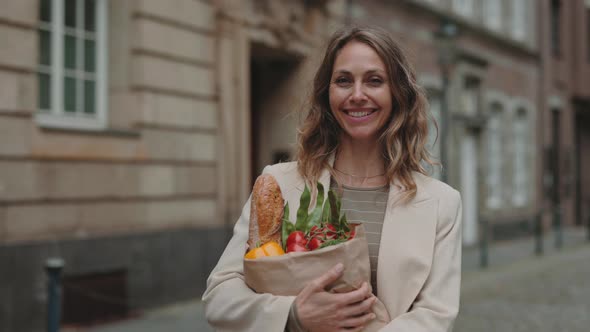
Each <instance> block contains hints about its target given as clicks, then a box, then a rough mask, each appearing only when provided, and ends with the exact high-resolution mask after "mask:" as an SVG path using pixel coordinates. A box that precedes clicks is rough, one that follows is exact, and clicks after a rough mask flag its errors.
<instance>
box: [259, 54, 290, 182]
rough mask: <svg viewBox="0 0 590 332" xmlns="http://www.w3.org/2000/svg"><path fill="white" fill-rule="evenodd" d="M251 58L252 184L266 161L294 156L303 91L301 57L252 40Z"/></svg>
mask: <svg viewBox="0 0 590 332" xmlns="http://www.w3.org/2000/svg"><path fill="white" fill-rule="evenodd" d="M251 51H252V53H251V58H250V110H251V112H250V117H251V118H250V124H251V137H250V139H251V141H250V146H251V167H250V169H251V171H252V172H251V175H250V176H251V181H252V184H253V183H254V181H255V180H256V178H257V177H258V175H260V173H261V172H262V170H263V169H264V167H265V166H266V165H272V164H275V163H278V162H285V161H290V160H292V158H293V157H294V155H293V154H294V147H295V140H296V128H297V117H296V116H294V111H296V110H297V107H298V105H300V98H298V97H299V96H300V95H301V91H298V90H299V89H298V88H297V76H298V70H299V67H300V66H299V65H300V61H299V58H298V57H296V56H294V55H292V54H289V53H288V52H285V51H281V50H278V49H273V48H269V47H267V46H265V45H262V44H257V43H253V44H252V48H251Z"/></svg>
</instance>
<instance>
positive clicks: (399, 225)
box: [377, 177, 438, 317]
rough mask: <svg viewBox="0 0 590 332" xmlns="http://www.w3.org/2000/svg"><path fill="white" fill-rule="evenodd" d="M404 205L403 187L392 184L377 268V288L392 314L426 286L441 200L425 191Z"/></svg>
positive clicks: (407, 305)
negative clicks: (400, 201) (401, 200)
mask: <svg viewBox="0 0 590 332" xmlns="http://www.w3.org/2000/svg"><path fill="white" fill-rule="evenodd" d="M414 180H415V181H416V184H417V185H418V192H417V194H416V196H415V197H414V199H412V200H411V201H410V202H408V203H405V204H401V203H397V204H396V201H397V200H399V198H400V195H402V194H403V190H402V189H400V187H399V186H396V185H395V184H393V185H391V186H390V190H389V198H388V203H387V210H386V213H385V220H384V222H383V228H382V233H381V244H380V247H379V257H378V264H379V265H378V269H377V291H378V296H379V298H380V299H381V300H382V301H383V302H384V304H385V306H386V307H387V309H388V311H389V315H390V316H391V317H397V316H399V315H401V314H403V313H405V312H407V311H408V310H409V309H410V308H411V305H412V303H413V302H414V299H415V298H416V296H417V295H418V293H419V291H420V289H421V288H422V286H423V284H424V282H425V281H426V278H427V277H428V274H429V272H430V266H431V263H432V256H433V251H434V240H435V235H436V220H437V208H438V200H436V199H433V198H431V197H430V196H429V195H427V194H426V193H425V192H423V191H421V190H420V189H421V188H420V187H421V186H420V185H419V184H418V181H419V179H418V178H417V177H414Z"/></svg>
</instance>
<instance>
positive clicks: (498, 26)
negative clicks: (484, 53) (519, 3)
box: [483, 0, 504, 31]
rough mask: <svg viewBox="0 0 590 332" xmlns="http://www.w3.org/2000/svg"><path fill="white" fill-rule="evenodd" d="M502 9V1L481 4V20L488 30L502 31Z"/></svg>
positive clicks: (493, 0)
mask: <svg viewBox="0 0 590 332" xmlns="http://www.w3.org/2000/svg"><path fill="white" fill-rule="evenodd" d="M503 7H504V6H503V1H502V0H488V1H486V2H484V3H483V19H484V24H485V26H486V27H487V28H488V29H491V30H493V31H500V30H502V17H503V15H502V12H503V9H504V8H503Z"/></svg>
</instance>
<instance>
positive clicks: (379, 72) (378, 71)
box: [334, 68, 385, 75]
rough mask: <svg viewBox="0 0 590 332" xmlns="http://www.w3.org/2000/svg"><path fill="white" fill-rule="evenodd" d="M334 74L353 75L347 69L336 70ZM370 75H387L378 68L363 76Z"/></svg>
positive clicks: (368, 71)
mask: <svg viewBox="0 0 590 332" xmlns="http://www.w3.org/2000/svg"><path fill="white" fill-rule="evenodd" d="M334 74H345V75H351V74H352V73H351V72H350V71H348V70H346V69H338V70H334ZM370 74H385V70H383V69H378V68H376V69H369V70H367V71H366V72H364V73H363V75H370Z"/></svg>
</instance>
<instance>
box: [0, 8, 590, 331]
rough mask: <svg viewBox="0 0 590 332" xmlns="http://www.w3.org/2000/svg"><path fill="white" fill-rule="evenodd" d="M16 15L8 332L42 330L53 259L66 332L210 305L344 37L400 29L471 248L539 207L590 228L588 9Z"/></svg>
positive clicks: (8, 155)
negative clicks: (226, 258)
mask: <svg viewBox="0 0 590 332" xmlns="http://www.w3.org/2000/svg"><path fill="white" fill-rule="evenodd" d="M556 3H558V4H559V6H557V5H556ZM0 9H1V10H0V40H1V41H2V44H3V47H2V50H1V51H0V86H1V87H2V89H0V269H1V271H2V273H0V297H1V298H2V299H3V300H2V302H1V303H0V330H2V331H4V330H6V331H40V330H42V329H43V327H44V324H45V322H44V319H45V318H44V317H45V306H46V302H47V298H46V290H45V287H46V286H45V283H46V275H45V272H44V264H45V261H46V259H48V258H50V257H62V258H63V259H64V260H65V267H64V270H63V276H64V284H63V296H64V303H63V307H62V309H63V317H62V322H63V323H64V324H68V323H72V324H74V323H87V322H91V321H93V320H96V319H108V318H109V317H111V318H112V317H114V316H117V315H124V314H126V313H129V312H131V311H133V310H141V309H144V308H148V307H152V306H157V305H161V304H164V303H169V302H172V301H178V300H183V299H188V298H194V297H198V296H200V294H201V293H202V291H203V290H204V287H205V281H206V277H207V275H208V273H209V272H210V270H211V269H212V268H213V266H214V265H215V263H216V261H217V259H218V257H219V256H220V254H221V252H222V250H223V248H224V247H225V244H226V242H227V240H228V238H229V237H230V236H231V230H232V227H233V224H234V223H235V222H236V220H237V218H238V217H239V215H240V213H241V210H242V207H243V204H244V203H245V202H246V200H247V199H248V196H249V193H250V190H251V186H252V183H253V180H254V179H255V178H256V176H257V175H258V174H259V173H260V172H261V171H262V168H263V167H264V166H265V165H267V164H271V163H275V162H279V161H284V160H288V159H291V158H293V156H294V152H295V137H296V127H297V123H298V121H299V117H300V116H299V115H298V114H299V113H298V111H301V110H305V107H306V98H307V97H308V96H309V94H310V90H311V89H310V87H311V84H312V79H313V77H312V76H313V73H314V70H315V68H317V66H318V65H319V61H320V60H321V56H322V52H323V47H324V42H325V41H326V40H327V38H328V37H329V36H330V34H331V33H332V32H333V31H335V30H336V29H338V28H339V27H341V26H342V25H343V24H346V23H358V24H375V25H379V26H382V27H384V28H385V29H387V30H389V31H390V32H391V33H392V35H393V36H394V37H395V38H396V39H397V40H398V41H400V43H401V44H402V45H403V47H404V48H405V49H406V50H407V52H408V54H409V56H410V60H411V62H412V63H413V64H414V65H415V68H416V71H417V74H418V79H419V82H420V84H421V85H422V86H423V87H424V88H425V89H426V90H427V92H428V96H429V100H430V107H431V112H432V114H433V117H434V118H435V119H437V120H438V121H444V122H446V124H447V125H446V126H445V127H444V128H447V132H446V133H443V132H439V140H436V141H435V136H434V135H433V136H432V137H431V142H430V144H431V148H432V152H433V155H435V156H436V157H441V156H442V155H444V156H445V160H446V163H445V167H444V169H442V170H441V169H437V168H434V169H433V170H432V175H433V176H435V177H439V178H444V179H446V181H447V182H448V183H449V184H450V185H452V186H453V187H455V188H457V189H458V190H460V191H461V192H462V196H463V205H464V214H463V215H464V244H465V245H466V246H471V245H474V244H476V243H477V242H478V240H479V239H480V238H481V236H482V235H481V234H483V230H482V226H481V225H485V223H484V222H483V221H485V222H487V224H488V225H489V226H488V227H489V230H490V234H489V236H491V237H492V238H500V237H506V236H514V235H515V234H520V233H526V232H528V231H530V229H529V228H530V221H531V220H532V219H533V218H534V217H535V216H536V215H537V213H539V211H542V210H541V209H545V210H543V211H544V216H545V223H546V226H547V227H549V225H550V223H551V222H552V220H553V219H552V214H551V211H552V208H553V207H554V206H557V205H559V206H560V207H562V208H563V209H562V211H563V213H562V221H563V223H565V224H575V223H576V222H577V220H581V218H583V217H584V216H585V217H588V216H589V215H590V210H589V209H590V207H589V205H588V204H589V203H587V202H589V201H590V191H589V190H590V177H589V176H588V175H587V174H586V173H585V172H584V170H585V169H590V168H589V167H590V159H588V158H589V157H588V156H590V153H589V152H590V151H588V149H589V148H590V134H589V133H590V115H589V114H588V113H589V112H588V111H589V105H590V93H589V91H588V89H589V88H588V87H589V86H590V85H588V83H590V82H587V80H588V77H590V75H588V74H590V60H589V59H590V56H589V55H588V54H590V51H589V49H590V39H589V37H588V36H589V34H588V28H587V27H588V26H589V24H588V22H589V16H590V14H588V12H589V10H588V1H583V0H575V1H571V2H570V1H561V2H559V1H557V2H556V1H553V0H543V1H533V0H522V1H507V0H486V1H483V0H403V1H380V0H369V1H356V0H355V1H348V0H318V1H304V0H293V1H273V0H265V1H263V0H245V1H238V0H217V1H211V0H174V1H160V0H134V1H107V0H92V1H91V0H19V1H16V0H13V1H4V2H2V3H1V4H0ZM556 11H558V12H559V15H555V12H556ZM570 17H574V19H568V18H570ZM552 20H553V21H552ZM550 22H552V23H550ZM449 24H451V26H452V27H453V28H454V29H456V34H453V35H452V36H446V37H444V30H443V27H445V26H446V27H448V26H449ZM555 27H559V29H557V28H555ZM552 29H553V30H552ZM554 30H555V31H554ZM550 36H551V37H550ZM443 37H444V38H443ZM552 38H553V39H552ZM554 40H558V41H559V47H558V48H559V52H558V53H556V54H559V56H555V55H553V54H552V53H551V52H553V51H552V50H553V49H552V47H557V46H551V45H552V44H551V42H553V41H554ZM582 40H583V42H582ZM556 114H557V115H556ZM556 119H557V123H558V124H559V125H558V126H556V125H555V123H556ZM444 128H443V129H444ZM555 128H558V130H554V129H555ZM443 135H444V136H445V138H446V139H445V142H446V144H444V145H441V143H440V137H442V136H443ZM554 142H555V144H554ZM554 146H555V147H559V148H558V149H553V147H554ZM555 151H559V152H555ZM553 160H558V162H555V163H554V162H552V161H553ZM555 188H559V190H557V189H555ZM584 202H586V203H584ZM584 204H586V205H584ZM97 294H99V296H98V297H97V296H96V295H97ZM80 303H82V304H83V306H84V308H85V309H86V310H84V311H85V312H86V315H85V313H84V312H82V310H79V309H80V308H79V307H80V306H81V305H80ZM75 304H78V305H77V306H76V305H75ZM89 308H94V309H92V310H94V313H92V312H93V311H92V310H91V309H89ZM101 310H102V311H101ZM105 311H106V312H107V313H106V314H104V312H105ZM88 312H91V313H90V314H88ZM100 312H103V315H102V316H101V314H99V313H100ZM32 317H33V318H32Z"/></svg>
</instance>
